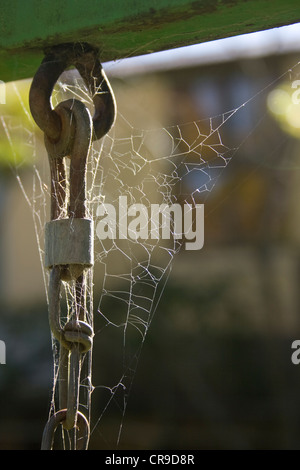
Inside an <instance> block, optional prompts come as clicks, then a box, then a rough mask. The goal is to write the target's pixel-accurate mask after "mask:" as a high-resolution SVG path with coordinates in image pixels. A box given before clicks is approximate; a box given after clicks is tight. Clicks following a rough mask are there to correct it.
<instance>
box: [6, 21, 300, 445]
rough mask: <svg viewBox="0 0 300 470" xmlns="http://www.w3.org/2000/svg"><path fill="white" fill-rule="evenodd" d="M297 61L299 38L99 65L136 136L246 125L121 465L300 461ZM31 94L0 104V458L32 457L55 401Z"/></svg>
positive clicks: (276, 37)
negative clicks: (281, 454)
mask: <svg viewBox="0 0 300 470" xmlns="http://www.w3.org/2000/svg"><path fill="white" fill-rule="evenodd" d="M299 61H300V25H298V24H297V25H292V26H288V27H283V28H278V29H274V30H271V31H265V32H260V33H253V34H248V35H244V36H241V37H236V38H228V39H224V40H218V41H212V42H210V43H207V44H201V45H197V46H191V47H188V48H183V49H178V50H174V51H167V52H162V53H155V54H151V55H148V56H143V57H136V58H132V59H124V60H121V61H118V62H115V63H107V64H104V68H105V70H106V73H107V75H108V77H109V79H110V81H111V84H112V87H113V89H114V92H115V95H116V100H117V104H118V111H119V112H120V113H121V114H122V115H123V116H125V117H126V119H127V121H128V122H130V124H131V125H132V126H133V127H135V128H141V129H148V128H154V127H156V128H166V127H168V126H172V125H177V124H183V123H186V122H193V121H198V120H200V119H206V118H209V117H212V116H216V115H220V114H221V115H222V114H225V113H226V112H228V111H231V110H235V109H236V110H239V112H237V113H236V114H234V115H233V116H232V117H231V119H230V120H228V122H227V123H226V125H225V126H224V130H222V136H223V137H224V139H226V141H227V142H230V144H231V148H234V149H235V151H234V155H233V158H232V160H231V162H230V164H229V165H228V167H227V168H225V170H224V172H223V173H222V175H221V177H220V178H219V179H218V181H217V183H216V185H215V187H214V188H213V190H212V191H211V192H210V193H209V194H208V196H207V198H206V200H205V245H204V248H203V249H202V250H201V251H199V252H193V251H191V252H188V251H182V252H181V253H180V254H179V255H177V257H175V259H174V264H173V270H172V273H171V275H170V278H169V280H168V283H167V285H166V288H165V291H164V295H163V296H162V298H161V301H160V304H159V306H158V309H157V312H156V314H155V317H154V320H153V322H152V325H151V328H150V330H149V333H148V335H147V338H146V342H145V345H144V348H143V352H142V355H141V357H140V361H139V365H138V369H137V372H136V377H135V381H134V384H133V387H132V390H131V393H130V399H129V402H128V407H127V410H126V414H125V418H124V421H123V431H122V437H121V440H120V448H121V449H158V450H159V449H263V448H272V449H288V448H292V449H299V448H300V398H299V390H300V369H299V368H300V365H299V366H297V365H294V364H293V363H292V361H291V354H292V350H291V344H292V342H293V341H294V340H295V339H300V294H299V281H300V205H299V199H300V173H299V169H300V142H299V139H300V65H299V66H298V65H297V64H298V62H299ZM0 78H1V77H0ZM29 87H30V80H25V81H22V82H18V83H9V84H6V86H5V89H4V90H3V88H1V90H0V101H1V103H2V104H0V216H1V225H0V231H1V238H0V261H1V264H0V280H1V282H0V339H1V340H3V341H5V343H6V365H0V397H1V411H0V449H37V448H39V446H40V439H41V435H42V431H43V427H44V424H45V422H46V420H47V416H48V409H49V402H50V397H51V387H52V371H53V365H52V353H51V342H50V333H49V326H48V318H47V303H46V297H45V287H44V279H43V277H42V270H41V260H40V258H39V252H38V248H37V239H36V233H37V230H38V228H37V227H35V226H34V223H33V218H32V210H31V209H30V208H29V205H28V201H26V194H27V190H28V191H30V190H32V172H33V171H35V168H34V167H33V165H35V164H36V162H38V165H40V167H43V166H47V164H48V162H47V158H46V155H45V151H44V149H43V138H42V135H41V133H40V131H38V130H37V129H36V127H35V125H34V124H33V122H32V121H31V118H30V114H29V108H28V90H29ZM3 93H4V94H5V97H4V96H3ZM4 98H5V99H4ZM4 101H5V103H4ZM20 181H21V183H22V185H21V186H20ZM189 184H190V185H191V186H190V188H186V190H187V191H189V189H190V190H192V187H193V181H192V180H191V181H190V183H189ZM41 197H42V195H41ZM95 290H96V292H95V296H97V294H98V295H99V292H97V286H96V288H95ZM107 348H113V344H108V345H107ZM94 363H95V368H96V378H97V380H98V383H99V382H101V379H100V378H99V377H100V376H101V374H102V373H103V375H105V376H106V377H107V376H109V374H110V370H111V368H113V367H114V364H113V363H112V364H106V365H105V367H106V368H107V369H106V370H105V371H103V372H102V370H99V369H97V351H95V354H94ZM101 364H102V365H103V364H105V361H103V360H102V361H101ZM93 406H94V410H95V411H94V413H95V415H96V416H97V403H95V404H93ZM117 422H118V421H117V418H116V417H115V416H114V415H113V414H112V415H110V416H107V417H106V418H105V420H103V424H101V425H99V429H97V432H95V433H94V434H93V435H92V439H91V448H93V449H112V448H113V442H114V439H115V437H114V433H115V428H116V427H118V426H119V425H118V424H116V423H117ZM101 426H103V427H101Z"/></svg>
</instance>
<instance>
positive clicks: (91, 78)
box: [29, 44, 115, 449]
mask: <svg viewBox="0 0 300 470" xmlns="http://www.w3.org/2000/svg"><path fill="white" fill-rule="evenodd" d="M71 65H73V66H74V67H76V68H77V70H78V71H79V73H80V75H81V76H82V78H83V79H84V81H85V83H86V85H87V86H88V89H89V91H90V93H91V96H92V99H93V103H94V108H95V112H94V116H93V118H92V117H91V115H90V112H89V110H88V109H87V108H86V106H85V105H84V104H83V103H82V102H80V101H78V100H75V99H69V100H66V101H63V102H61V103H59V104H58V106H57V107H56V108H55V109H52V106H51V101H50V100H51V94H52V91H53V88H54V85H55V83H56V81H57V80H58V78H59V76H60V75H61V73H62V72H63V71H64V70H65V69H66V68H68V67H69V66H71ZM29 102H30V109H31V113H32V115H33V118H34V119H35V121H36V123H37V124H38V126H39V127H40V129H41V130H42V131H43V132H44V134H45V136H44V137H45V146H46V149H47V152H48V157H49V164H50V173H51V221H50V222H48V224H46V240H45V263H46V267H47V268H50V270H51V271H50V281H49V324H50V328H51V332H52V334H53V336H54V337H55V338H56V340H57V341H58V343H59V345H60V360H59V374H60V375H59V408H60V409H59V411H57V412H55V413H54V414H53V415H52V416H51V417H50V419H49V420H48V422H47V424H46V427H45V430H44V435H43V440H42V449H51V448H52V446H53V442H54V433H55V430H56V428H57V426H58V425H59V424H62V426H63V427H64V429H66V430H75V431H76V430H77V431H78V433H77V434H78V436H77V437H76V439H75V444H74V448H80V449H86V448H87V446H88V441H89V423H88V420H87V418H86V417H85V416H84V415H83V414H82V413H81V412H80V411H79V389H80V378H81V367H82V362H83V360H84V358H85V356H86V355H87V354H90V352H91V348H92V342H93V339H92V338H93V328H92V324H89V322H88V317H89V318H91V317H92V315H91V312H87V308H86V273H87V270H88V269H90V268H91V266H92V265H93V246H92V240H93V224H92V221H91V220H89V219H87V214H86V163H87V157H88V154H89V150H90V145H91V142H92V140H97V139H99V138H101V137H103V135H104V134H105V133H107V132H108V131H109V129H110V127H111V126H112V124H113V121H114V116H115V101H114V96H113V93H112V90H111V88H110V85H109V83H108V81H107V79H106V77H105V74H104V72H103V70H102V67H101V64H100V62H99V59H98V52H97V50H96V49H95V48H93V47H91V46H90V45H88V44H64V45H61V46H57V47H54V48H52V49H51V50H48V51H46V57H45V59H44V60H43V62H42V64H41V66H40V68H39V69H38V71H37V73H36V75H35V77H34V78H33V81H32V85H31V89H30V95H29ZM65 157H69V158H70V172H69V178H70V181H69V197H68V198H67V194H68V192H67V171H66V167H65ZM63 282H73V283H75V301H74V308H73V311H72V313H71V314H70V317H69V318H68V319H67V321H66V322H65V324H62V321H61V312H60V297H61V288H62V283H63ZM87 362H88V364H89V376H90V373H91V371H90V367H91V360H90V358H89V359H88V361H87Z"/></svg>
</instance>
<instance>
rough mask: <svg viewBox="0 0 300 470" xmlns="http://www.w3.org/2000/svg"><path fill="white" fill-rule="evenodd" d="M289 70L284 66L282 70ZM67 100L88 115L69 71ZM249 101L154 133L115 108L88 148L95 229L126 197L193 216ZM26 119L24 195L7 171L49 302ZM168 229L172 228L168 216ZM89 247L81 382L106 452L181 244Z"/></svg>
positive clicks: (225, 159)
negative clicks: (110, 419) (28, 180)
mask: <svg viewBox="0 0 300 470" xmlns="http://www.w3.org/2000/svg"><path fill="white" fill-rule="evenodd" d="M289 73H290V70H289V71H287V72H286V74H289ZM286 74H284V75H286ZM282 78H283V76H281V77H280V78H279V79H282ZM279 79H278V80H279ZM273 84H274V83H272V84H270V85H269V87H271V86H272V85H273ZM256 96H257V95H255V96H254V97H253V99H255V98H256ZM70 97H73V98H76V99H80V100H81V101H83V102H84V103H85V104H86V106H87V107H88V108H90V110H91V112H92V97H91V96H90V93H89V90H87V88H86V86H85V84H84V83H83V81H82V80H81V78H80V77H79V76H78V74H77V72H76V71H68V72H65V73H64V74H63V75H62V76H61V77H60V79H59V82H58V83H57V86H56V88H55V90H54V93H53V106H55V105H56V104H57V103H58V102H60V101H62V100H64V99H68V98H70ZM253 99H251V100H249V101H253ZM247 104H248V102H244V103H242V104H241V105H239V106H238V107H237V108H235V109H232V110H230V111H228V112H225V113H222V114H220V115H217V116H214V117H209V118H207V119H203V120H199V121H193V122H188V123H183V124H178V125H174V126H170V127H167V128H162V127H157V128H151V129H139V128H136V127H135V126H132V125H131V124H130V122H129V120H128V119H127V118H126V117H125V116H124V115H123V114H122V109H120V110H118V114H117V119H116V123H115V125H114V127H113V128H112V130H111V131H110V133H109V134H108V135H106V136H105V137H104V138H103V139H102V140H101V141H99V142H95V143H94V144H93V146H92V149H91V152H90V155H89V159H88V172H87V210H88V216H89V217H90V218H92V219H93V220H94V223H95V227H97V223H98V222H99V221H100V220H101V218H100V217H99V216H98V215H97V214H98V208H99V206H101V205H102V204H111V205H114V206H117V205H118V204H119V201H120V197H126V198H127V199H126V200H127V203H128V206H130V205H133V204H143V207H145V208H146V209H148V210H149V211H150V209H151V207H152V206H153V204H159V205H161V204H167V205H169V206H170V205H172V204H177V203H178V204H180V205H181V206H184V205H186V206H187V207H189V208H190V211H191V212H192V211H193V210H194V208H195V206H196V204H204V202H205V200H206V198H207V196H208V195H209V194H210V192H211V191H212V189H213V188H214V186H215V185H216V183H217V182H218V181H219V178H220V176H221V175H222V173H223V171H224V169H225V168H226V167H227V165H228V164H229V162H230V161H231V159H232V157H233V156H234V155H235V153H236V152H237V150H238V149H239V148H240V147H241V145H242V142H238V143H236V145H233V144H232V142H229V139H228V138H227V133H226V126H227V124H228V123H230V122H231V119H232V117H233V116H234V115H237V114H238V113H239V112H243V110H244V108H245V106H246V105H247ZM1 122H2V125H3V130H4V132H5V134H6V135H7V138H8V140H9V141H11V139H10V133H11V132H12V131H11V129H10V127H9V126H10V122H9V119H8V118H5V117H2V119H1ZM28 123H29V124H28V126H27V128H26V129H25V135H27V141H28V142H29V146H30V148H31V149H32V152H33V162H32V177H33V183H32V193H31V194H29V193H28V191H26V190H25V189H24V186H23V183H22V179H21V177H20V176H19V172H18V165H17V166H16V167H15V169H14V171H15V175H16V178H17V179H18V181H19V184H20V186H21V188H22V190H23V193H24V196H25V197H26V200H27V202H28V204H29V205H30V207H31V212H32V216H33V223H34V226H35V233H36V238H37V244H38V250H39V254H40V259H41V264H42V270H43V276H44V281H45V291H46V296H47V289H48V287H47V286H48V272H47V271H45V269H44V241H43V240H44V225H45V222H47V221H48V220H49V202H50V191H49V171H48V166H47V158H45V156H43V157H42V158H38V157H37V152H36V148H37V147H38V148H41V145H40V144H39V143H37V142H36V141H35V140H34V136H35V131H36V129H35V127H34V125H33V124H32V121H31V119H30V117H29V116H28ZM12 146H13V143H12ZM45 162H46V163H45ZM149 213H150V212H149ZM170 227H171V228H172V227H173V229H174V221H173V219H172V220H170ZM160 228H161V227H157V229H158V230H159V229H160ZM94 242H95V266H94V270H93V273H91V272H89V273H88V275H87V277H86V285H87V311H88V312H90V313H91V312H93V311H94V318H93V320H92V318H90V321H91V323H92V322H93V323H94V332H95V338H94V348H93V372H92V377H90V376H88V375H87V376H86V377H84V378H83V381H82V396H81V402H80V403H81V407H82V409H83V410H84V412H85V413H88V414H89V418H90V421H91V436H92V439H93V437H94V436H95V435H96V436H97V439H98V441H97V442H98V443H99V439H100V442H102V443H103V446H104V447H107V448H117V447H118V446H119V445H120V440H121V435H122V427H123V421H124V417H125V413H126V409H127V406H128V400H129V397H130V390H131V387H132V384H133V379H134V375H135V372H136V370H137V366H138V363H139V358H140V354H141V350H142V347H143V344H144V342H145V338H146V335H147V332H148V330H149V328H150V325H151V322H152V320H153V317H154V314H155V311H156V309H157V305H158V303H159V300H160V298H161V296H162V295H163V291H164V287H165V284H166V282H167V280H168V276H169V274H170V272H171V269H172V262H173V259H174V257H175V255H176V254H177V253H178V252H179V251H180V250H181V249H184V240H183V239H182V238H181V239H180V238H178V237H177V236H176V234H175V231H174V230H173V231H172V233H171V236H170V237H169V238H167V239H166V238H165V239H164V238H161V237H156V238H151V237H149V238H148V239H141V238H137V239H133V238H130V237H127V238H125V239H118V238H106V239H99V237H98V236H97V232H96V231H95V236H94ZM64 287H65V298H64V300H65V305H66V308H65V316H66V320H67V318H68V316H69V314H70V311H71V310H72V308H74V302H75V298H76V296H75V286H74V285H72V284H70V283H65V284H64ZM53 358H54V385H53V395H52V400H51V407H50V414H51V413H52V412H53V411H54V410H56V409H57V405H56V388H57V376H58V369H59V365H58V355H57V347H56V343H55V341H53ZM110 414H113V415H114V416H115V417H116V421H117V424H116V427H115V429H114V430H113V431H108V430H107V428H106V419H107V416H108V415H110Z"/></svg>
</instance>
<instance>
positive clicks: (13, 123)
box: [0, 80, 35, 171]
mask: <svg viewBox="0 0 300 470" xmlns="http://www.w3.org/2000/svg"><path fill="white" fill-rule="evenodd" d="M30 83H31V81H30V80H21V81H19V82H9V83H6V84H4V85H5V96H4V100H3V99H2V104H0V114H1V117H0V169H1V170H2V171H3V170H6V169H8V168H9V167H10V168H11V167H12V168H13V167H16V166H17V167H20V166H25V167H26V166H27V165H32V161H33V155H34V130H35V128H34V122H33V119H32V117H31V114H30V110H29V101H28V95H29V87H30ZM4 85H2V87H3V86H4ZM2 98H3V90H2Z"/></svg>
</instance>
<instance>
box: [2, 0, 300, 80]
mask: <svg viewBox="0 0 300 470" xmlns="http://www.w3.org/2000/svg"><path fill="white" fill-rule="evenodd" d="M0 6H1V8H0V79H1V80H4V81H10V80H17V79H21V78H29V77H32V76H33V75H34V73H35V71H36V69H37V67H38V65H39V63H40V61H41V59H42V57H43V50H44V48H45V47H49V46H51V45H56V44H61V43H64V42H82V41H84V42H90V43H91V44H93V45H95V46H98V47H99V49H100V52H101V60H102V62H105V61H108V60H115V59H121V58H124V57H130V56H137V55H140V54H146V53H151V52H156V51H161V50H166V49H170V48H175V47H179V46H185V45H190V44H196V43H200V42H205V41H210V40H214V39H219V38H224V37H229V36H235V35H238V34H244V33H249V32H253V31H261V30H265V29H269V28H274V27H278V26H283V25H287V24H292V23H297V22H299V21H300V2H299V0H284V1H282V0H198V1H192V0H140V1H139V0H64V1H63V2H62V1H61V0H26V1H23V0H2V1H1V5H0Z"/></svg>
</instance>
